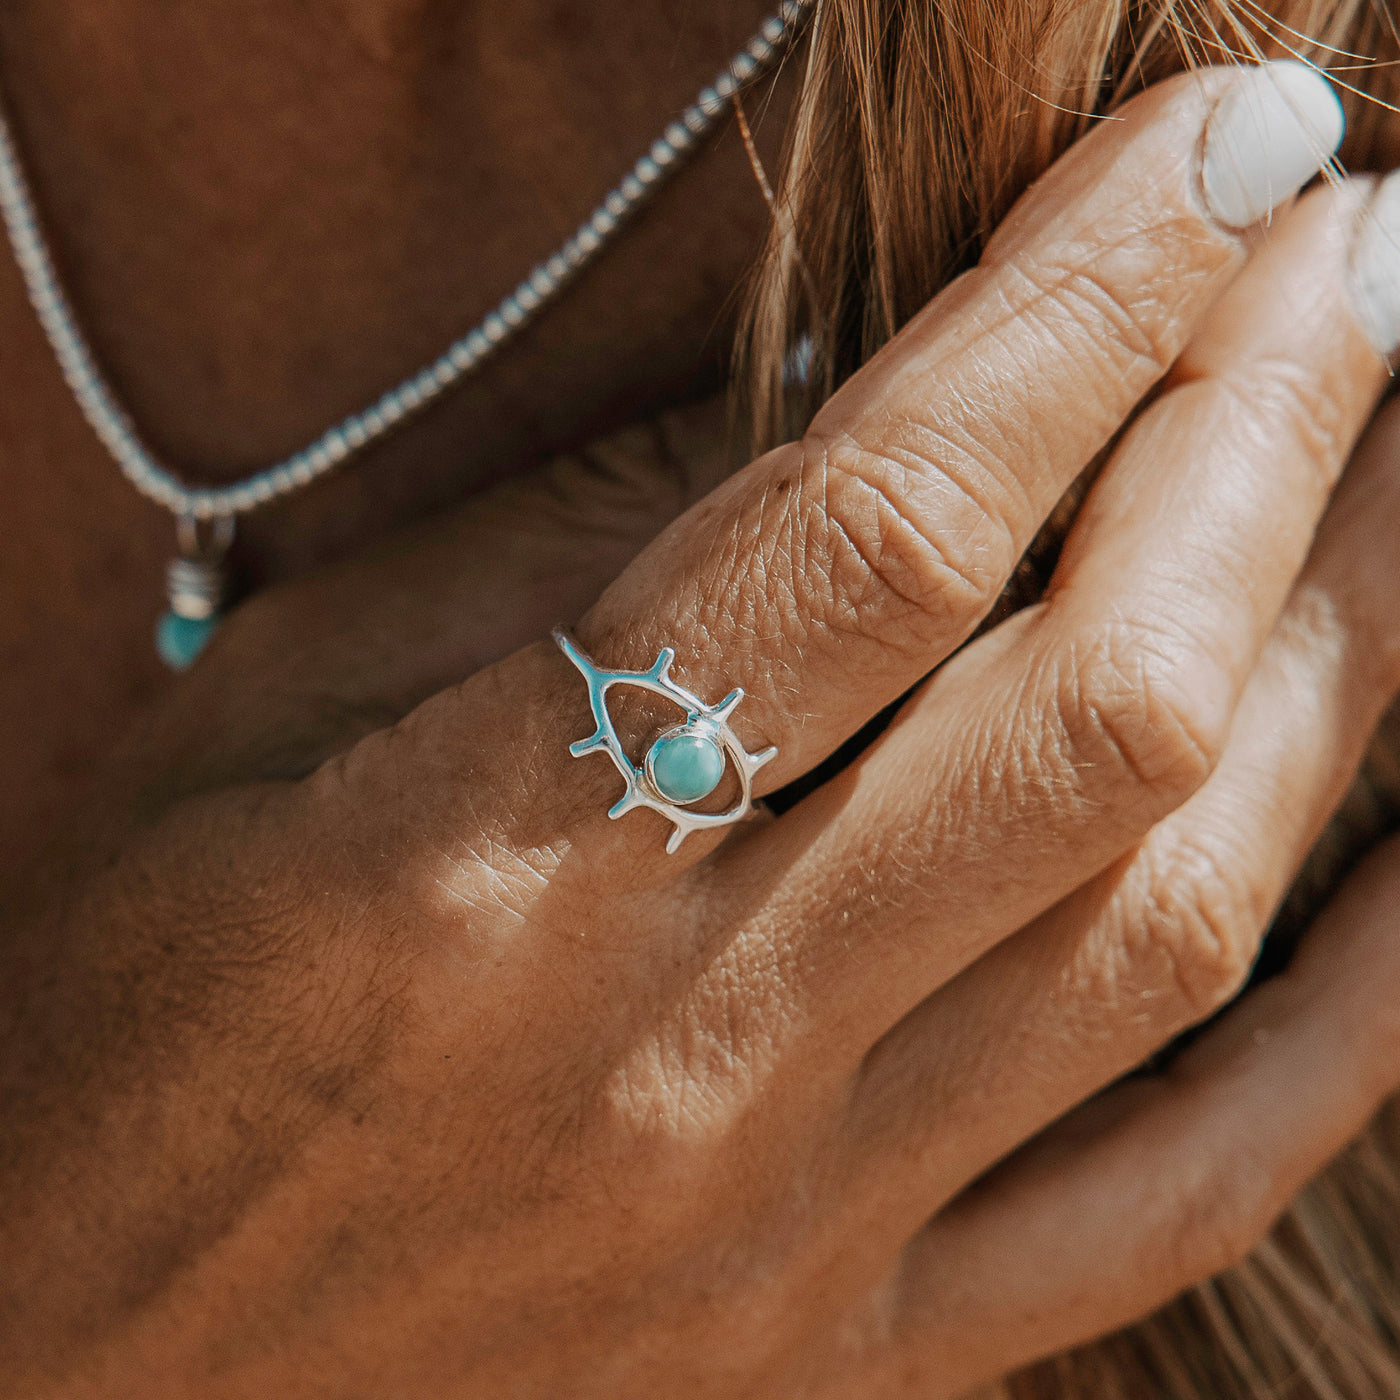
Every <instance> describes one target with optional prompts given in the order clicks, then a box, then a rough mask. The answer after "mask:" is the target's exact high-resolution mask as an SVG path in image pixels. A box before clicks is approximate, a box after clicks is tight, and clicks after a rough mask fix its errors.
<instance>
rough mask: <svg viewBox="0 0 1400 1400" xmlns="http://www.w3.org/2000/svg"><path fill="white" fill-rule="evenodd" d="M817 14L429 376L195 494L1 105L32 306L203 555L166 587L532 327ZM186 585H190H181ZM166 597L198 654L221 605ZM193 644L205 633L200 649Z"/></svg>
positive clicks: (733, 80)
mask: <svg viewBox="0 0 1400 1400" xmlns="http://www.w3.org/2000/svg"><path fill="white" fill-rule="evenodd" d="M817 3H818V0H783V3H782V4H781V5H780V6H779V8H778V10H777V13H775V14H774V15H772V16H771V17H770V18H769V19H768V20H766V21H765V22H764V24H763V26H762V27H761V28H760V29H759V31H758V33H757V34H755V35H754V36H753V38H752V39H750V40H749V42H748V43H747V44H745V45H744V47H743V48H742V49H740V51H739V52H738V53H737V54H736V55H735V56H734V58H733V59H731V60H730V62H729V63H728V64H727V65H726V67H725V69H724V71H723V72H722V73H720V75H719V77H717V78H716V79H715V81H714V82H713V83H711V84H710V85H708V86H707V87H705V88H702V89H701V91H700V94H699V96H698V97H697V98H696V99H695V101H694V103H692V104H691V106H689V107H687V108H686V110H685V111H684V112H683V113H682V114H681V117H680V119H679V120H677V121H673V122H672V123H671V124H670V125H669V126H668V127H667V128H666V130H665V131H664V132H663V133H662V134H661V136H660V137H658V138H657V140H656V141H655V142H653V143H652V146H651V148H650V149H649V150H648V151H647V153H646V154H645V155H643V156H642V157H641V159H640V160H638V161H637V162H636V164H635V165H634V166H633V167H632V169H631V170H630V171H629V172H628V173H627V174H626V175H625V176H624V177H623V178H622V180H621V181H620V182H619V183H618V185H617V186H616V187H615V188H614V189H612V190H610V191H609V192H608V194H606V195H605V196H604V197H603V201H602V203H601V204H599V205H598V207H597V208H596V209H595V210H594V211H593V212H592V214H590V215H589V216H588V218H587V219H585V220H584V221H583V223H582V224H581V225H580V226H579V228H578V230H577V232H576V233H575V234H574V235H573V237H571V238H569V239H568V240H567V241H566V242H565V243H564V245H563V247H561V248H560V249H559V250H558V251H557V252H556V253H554V254H553V255H552V256H551V257H548V258H546V259H545V260H544V261H543V262H542V263H540V264H539V265H538V266H537V267H536V268H534V270H533V271H532V272H531V273H530V274H529V276H528V277H526V278H525V280H524V281H523V282H521V283H520V285H519V286H518V287H516V289H515V290H514V291H513V292H511V293H510V294H509V295H508V296H507V297H505V299H504V300H502V301H501V302H500V304H499V305H498V306H497V307H496V309H495V310H494V311H492V312H490V313H489V314H488V315H487V316H486V317H485V319H484V320H482V321H481V322H480V323H479V324H478V325H477V326H476V327H475V328H474V329H472V330H470V331H468V332H467V334H466V335H464V336H462V337H461V338H460V339H459V340H456V341H454V342H453V343H452V344H451V345H449V346H448V347H447V349H446V350H445V351H443V353H442V354H441V355H439V356H438V358H437V359H435V360H434V361H432V363H431V364H429V365H427V366H425V367H424V368H423V369H421V370H419V371H418V373H416V374H413V375H410V376H409V377H408V378H407V379H405V380H404V381H403V382H402V383H401V384H399V385H397V386H396V387H395V388H393V389H390V390H389V391H388V392H387V393H385V394H383V395H382V396H381V397H380V398H379V399H378V400H376V401H375V402H374V403H373V404H371V405H370V406H369V407H368V408H365V409H362V410H361V411H360V412H358V413H352V414H351V415H350V416H349V417H348V418H346V419H344V420H343V421H342V422H340V423H338V424H336V425H335V426H334V427H331V428H328V429H327V430H326V431H325V432H324V433H322V434H321V436H320V437H318V438H317V439H316V440H315V441H314V442H312V443H309V444H308V445H307V446H306V447H303V448H302V449H301V450H300V451H299V452H294V453H293V454H292V455H291V456H290V457H288V458H286V459H285V460H284V461H282V462H278V463H277V464H275V465H273V466H270V467H266V468H264V469H263V470H262V471H258V472H254V473H253V474H252V475H251V476H247V477H244V478H243V479H242V480H241V481H235V482H231V483H230V484H228V485H226V486H208V487H197V486H190V485H188V484H187V483H186V482H184V481H183V480H182V479H181V478H180V476H179V475H178V474H177V473H176V472H175V471H174V470H172V469H171V468H170V467H169V466H168V465H166V464H165V463H163V462H161V461H160V459H159V458H158V457H157V456H156V455H155V453H154V452H153V451H152V450H151V448H150V447H149V446H148V445H147V444H146V443H145V442H144V441H143V440H142V438H141V435H140V433H139V432H138V430H137V428H136V426H135V424H134V423H133V421H132V419H131V416H130V414H129V413H128V412H127V411H126V409H125V408H124V407H123V406H122V404H121V401H120V400H119V399H118V397H117V395H116V392H115V391H114V390H113V388H112V386H111V385H110V384H109V383H108V382H107V379H106V377H105V376H104V375H103V373H102V371H101V369H100V368H99V367H98V363H97V359H96V356H95V355H94V354H93V351H92V348H91V346H90V345H89V344H88V341H87V338H86V336H85V335H84V334H83V332H82V329H81V327H80V326H79V325H78V322H77V320H76V318H75V317H74V315H73V310H72V307H71V306H70V304H69V301H68V297H67V294H66V293H65V292H64V290H63V286H62V283H61V282H60V281H59V278H58V274H57V272H56V271H55V268H54V262H53V257H52V254H51V253H50V251H49V247H48V243H47V241H46V240H45V238H44V234H43V230H42V227H41V225H40V221H39V217H38V214H37V212H36V210H35V206H34V198H33V195H32V193H31V192H30V189H29V185H28V182H27V180H26V178H25V175H24V171H23V167H22V165H21V162H20V159H19V153H18V150H17V147H16V144H15V139H14V135H13V133H12V131H11V129H10V127H9V124H8V122H7V121H6V119H5V115H4V111H3V104H0V217H3V220H4V224H5V229H6V232H7V233H8V234H9V239H10V246H11V248H12V250H13V252H14V256H15V261H16V262H17V263H18V264H19V269H20V272H21V274H22V275H23V278H24V284H25V288H26V290H27V291H28V294H29V300H30V302H31V304H32V305H33V307H34V312H35V315H36V316H37V317H38V320H39V322H40V324H41V325H42V327H43V329H44V334H45V335H46V336H47V337H48V340H49V344H50V345H51V346H52V348H53V352H54V355H55V356H56V357H57V359H58V363H59V367H60V368H61V370H62V372H63V377H64V379H65V380H66V381H67V383H68V387H69V388H70V389H71V390H72V392H73V396H74V398H75V399H77V401H78V406H79V407H80V408H81V409H82V412H83V416H84V417H85V418H86V419H87V421H88V424H89V426H90V427H91V428H92V430H93V432H94V433H96V435H97V437H98V438H99V439H100V440H101V442H102V444H103V446H104V447H106V449H107V451H108V452H109V453H111V455H112V457H113V458H114V459H115V461H116V464H117V466H118V467H119V468H120V469H121V472H122V474H123V475H124V476H125V477H126V478H127V480H128V481H130V482H131V484H132V485H133V486H134V487H135V488H136V489H137V490H138V491H140V492H141V494H142V495H144V496H146V497H148V498H149V499H150V500H152V501H155V502H156V503H157V504H158V505H161V506H164V507H165V508H166V509H167V510H169V511H171V512H172V513H173V514H174V515H175V516H176V518H177V520H178V521H179V522H180V531H181V535H182V540H188V539H191V538H193V539H195V540H196V543H197V545H198V547H197V548H196V549H195V550H194V551H193V552H187V551H186V549H185V548H184V545H183V543H182V547H181V555H180V558H179V559H178V560H176V561H175V564H172V566H171V570H172V572H171V577H172V579H173V578H174V576H175V571H176V565H178V564H180V563H182V562H184V563H189V564H190V565H191V566H192V568H193V569H194V570H195V571H196V572H198V571H203V573H204V574H205V575H207V576H208V577H209V578H210V579H214V580H216V581H218V582H219V587H218V588H217V589H215V590H214V591H215V592H216V593H221V592H222V582H221V580H222V561H223V556H224V554H225V553H226V551H227V549H228V546H229V543H231V541H232V538H233V522H234V520H235V518H236V517H237V516H239V515H242V514H244V513H245V512H247V511H251V510H255V509H257V508H258V507H259V506H264V505H267V504H269V503H270V502H272V501H276V500H278V499H280V498H281V497H283V496H286V495H288V494H289V493H291V492H293V491H296V490H299V489H300V488H301V487H303V486H306V485H309V484H310V483H311V482H313V481H315V480H316V479H317V478H318V477H321V476H324V475H325V474H326V473H327V472H329V471H331V470H332V469H333V468H335V467H337V466H339V465H340V464H341V463H342V462H345V461H347V460H348V459H349V458H351V457H353V456H355V455H356V454H358V453H360V452H362V451H364V449H365V448H366V447H368V446H369V445H370V444H371V443H373V442H377V441H378V440H379V439H380V438H382V437H383V436H384V435H385V434H386V433H388V432H390V431H391V430H392V429H393V428H395V427H397V426H398V424H400V423H401V422H402V421H403V420H404V419H405V418H407V417H409V415H411V414H412V413H414V412H416V411H417V410H418V409H420V408H422V407H423V406H424V405H425V404H427V403H430V402H431V401H432V400H433V399H435V398H437V397H438V396H439V395H440V394H441V393H442V392H443V391H444V390H446V389H448V388H450V387H451V386H452V385H453V384H455V383H456V382H457V381H458V380H459V379H461V378H462V377H463V376H464V375H466V374H468V373H470V372H472V371H473V370H475V369H477V368H478V367H479V366H480V365H482V364H483V363H484V362H485V361H486V360H487V359H489V358H490V357H491V355H493V354H494V353H495V352H496V351H497V350H499V349H500V348H501V346H503V345H504V344H505V343H506V342H507V341H508V340H510V339H512V338H513V337H514V336H515V335H516V334H517V333H518V332H519V331H520V330H521V329H522V328H523V327H525V326H526V325H528V324H529V323H530V322H531V321H533V320H534V319H535V317H536V316H537V315H538V314H539V313H540V311H541V310H542V309H543V308H544V307H545V306H547V305H548V304H549V303H551V302H552V301H554V300H555V299H556V298H557V297H558V296H559V294H560V293H561V292H562V291H563V290H564V288H565V287H567V286H568V285H569V284H570V283H571V282H572V281H573V280H574V279H575V278H576V277H577V276H578V274H579V273H580V272H581V271H582V270H583V269H584V268H585V267H587V266H588V264H589V263H591V262H592V261H593V260H594V258H596V257H597V255H598V253H599V252H600V251H601V250H602V249H603V248H604V247H605V246H606V245H607V244H608V243H609V242H611V241H612V239H613V238H614V237H615V236H616V234H617V232H618V230H619V229H620V228H621V227H622V225H623V224H624V223H625V222H626V221H627V219H628V218H629V217H630V216H631V215H632V214H633V213H635V212H636V210H637V209H638V207H639V206H640V205H642V204H643V203H644V202H645V201H646V200H647V199H648V198H649V197H650V196H651V195H652V194H654V193H655V192H656V191H657V190H658V189H659V188H660V187H661V186H662V185H663V184H665V183H666V181H667V180H668V179H669V178H670V177H671V176H672V175H674V174H675V172H676V171H677V170H679V169H680V167H681V166H682V165H683V164H684V163H685V161H686V159H687V158H688V157H689V156H691V155H692V154H693V153H694V151H695V150H696V148H697V146H698V145H699V143H700V141H701V140H702V139H703V138H704V137H706V136H707V135H709V134H710V133H711V132H712V131H713V129H714V127H715V125H716V123H717V122H718V120H719V117H720V115H721V114H722V113H723V112H724V109H725V107H726V106H727V105H728V103H729V102H730V101H731V100H732V99H733V98H734V97H735V96H736V95H737V94H738V93H739V92H740V91H742V89H743V88H744V87H745V86H747V85H748V84H749V83H751V82H753V81H754V80H755V79H756V78H759V77H761V76H762V75H763V74H765V73H768V72H770V71H771V70H772V69H773V68H774V66H775V65H776V64H777V62H778V60H779V59H780V58H781V57H782V55H783V53H784V52H785V51H786V49H787V48H788V47H789V46H790V45H791V44H792V42H793V41H794V40H795V39H796V38H797V36H798V35H799V34H800V33H801V31H802V29H803V27H804V25H805V24H806V22H807V19H808V18H809V16H810V15H811V13H812V11H813V9H814V8H815V6H816V4H817ZM200 522H217V524H216V526H215V529H214V530H213V531H212V532H211V534H210V535H209V536H208V537H207V538H206V539H205V540H204V541H203V543H202V544H200V543H199V541H198V529H197V527H198V524H199V523H200ZM181 579H182V580H184V579H185V575H184V574H183V573H182V574H181ZM186 581H187V580H186ZM168 592H169V596H170V612H169V613H168V614H167V615H166V618H165V619H162V628H166V624H167V619H176V620H179V621H187V622H189V623H191V624H195V625H196V626H195V627H194V629H193V631H190V634H189V636H188V637H187V638H186V641H188V642H189V643H191V644H193V652H197V651H198V647H199V646H200V645H202V644H203V640H204V639H205V637H206V636H207V633H208V631H212V628H213V626H214V624H215V619H216V618H217V608H218V605H217V604H216V605H215V607H214V609H213V610H211V611H207V612H203V613H200V612H199V611H198V610H197V609H196V611H194V612H190V611H181V609H182V608H186V607H187V606H188V600H189V598H190V596H191V595H190V594H189V591H188V590H187V589H186V588H185V587H184V586H183V583H182V585H181V587H179V588H177V587H176V586H175V585H174V583H173V582H172V583H171V585H170V587H169V589H168ZM203 606H204V605H203V603H200V604H198V607H203ZM201 629H205V630H203V631H201ZM176 630H177V631H178V630H180V629H176ZM195 632H200V635H199V636H198V638H196V637H195V635H194V633H195ZM193 652H192V653H191V654H190V655H189V656H188V657H187V658H185V659H184V664H186V665H188V664H189V662H190V661H192V660H193V659H194V654H193ZM162 653H163V654H165V655H166V659H167V660H169V661H171V663H172V664H174V665H179V664H180V658H179V657H178V656H175V655H172V654H170V653H169V652H168V651H167V649H166V648H165V646H164V645H162Z"/></svg>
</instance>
